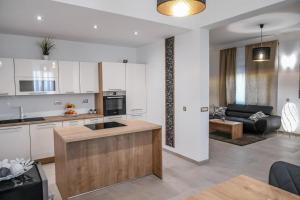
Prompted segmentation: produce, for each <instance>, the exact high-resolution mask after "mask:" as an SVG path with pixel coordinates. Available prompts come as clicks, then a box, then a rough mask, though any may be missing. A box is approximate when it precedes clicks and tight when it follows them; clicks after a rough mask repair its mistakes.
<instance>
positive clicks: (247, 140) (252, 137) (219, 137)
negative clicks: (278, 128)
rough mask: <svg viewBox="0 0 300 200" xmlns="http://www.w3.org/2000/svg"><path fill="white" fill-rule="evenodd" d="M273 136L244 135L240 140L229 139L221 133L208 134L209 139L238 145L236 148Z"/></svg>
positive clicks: (229, 137) (228, 135) (228, 136)
mask: <svg viewBox="0 0 300 200" xmlns="http://www.w3.org/2000/svg"><path fill="white" fill-rule="evenodd" d="M273 136H275V134H268V135H267V136H262V135H257V134H249V133H244V135H243V137H242V138H240V139H235V140H234V139H231V135H230V134H228V133H223V132H220V131H215V132H211V133H210V134H209V138H210V139H214V140H218V141H222V142H226V143H230V144H234V145H238V146H245V145H249V144H253V143H256V142H259V141H262V140H265V139H267V138H270V137H273Z"/></svg>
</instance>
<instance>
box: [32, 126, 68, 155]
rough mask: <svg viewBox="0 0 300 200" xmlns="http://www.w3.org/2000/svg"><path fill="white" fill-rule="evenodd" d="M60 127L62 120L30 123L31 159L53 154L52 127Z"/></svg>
mask: <svg viewBox="0 0 300 200" xmlns="http://www.w3.org/2000/svg"><path fill="white" fill-rule="evenodd" d="M57 127H62V122H53V123H45V124H34V125H30V136H31V158H32V159H33V160H37V159H43V158H49V157H53V156H54V136H53V129H54V128H57Z"/></svg>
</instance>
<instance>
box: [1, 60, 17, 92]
mask: <svg viewBox="0 0 300 200" xmlns="http://www.w3.org/2000/svg"><path fill="white" fill-rule="evenodd" d="M15 94H16V91H15V72H14V61H13V59H12V58H0V96H9V95H15Z"/></svg>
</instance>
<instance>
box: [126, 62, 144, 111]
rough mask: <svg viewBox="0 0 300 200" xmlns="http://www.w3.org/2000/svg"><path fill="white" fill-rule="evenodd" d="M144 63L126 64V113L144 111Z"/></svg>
mask: <svg viewBox="0 0 300 200" xmlns="http://www.w3.org/2000/svg"><path fill="white" fill-rule="evenodd" d="M146 95H147V93H146V65H143V64H130V63H129V64H126V98H127V101H126V104H127V105H126V108H127V114H129V115H137V114H143V113H146V106H147V96H146Z"/></svg>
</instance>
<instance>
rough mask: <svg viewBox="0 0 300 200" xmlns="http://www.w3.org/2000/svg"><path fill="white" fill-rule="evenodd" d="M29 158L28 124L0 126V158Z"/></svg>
mask: <svg viewBox="0 0 300 200" xmlns="http://www.w3.org/2000/svg"><path fill="white" fill-rule="evenodd" d="M6 158H7V159H9V160H13V159H16V158H24V159H30V136H29V125H26V126H11V127H3V128H0V160H3V159H6Z"/></svg>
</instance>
